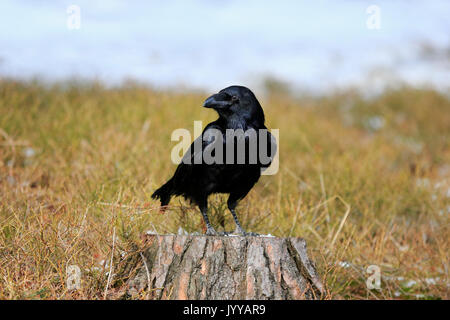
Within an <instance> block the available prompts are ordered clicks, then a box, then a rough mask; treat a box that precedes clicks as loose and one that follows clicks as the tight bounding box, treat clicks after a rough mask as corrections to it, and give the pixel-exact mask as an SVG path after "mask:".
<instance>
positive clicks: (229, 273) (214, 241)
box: [126, 235, 324, 300]
mask: <svg viewBox="0 0 450 320" xmlns="http://www.w3.org/2000/svg"><path fill="white" fill-rule="evenodd" d="M145 237H146V239H145V242H146V247H145V249H144V250H143V251H142V252H141V253H140V254H139V255H135V258H134V259H133V260H132V261H129V262H128V268H126V269H127V270H131V269H136V270H137V273H136V274H135V275H133V276H131V277H130V278H129V279H128V281H127V288H128V289H127V294H128V296H129V297H131V298H132V297H133V296H134V297H135V296H136V295H137V294H138V293H139V292H141V291H142V290H144V289H149V291H150V292H151V297H150V298H152V299H181V300H183V299H199V300H204V299H208V300H217V299H221V300H228V299H232V300H235V299H246V300H247V299H248V300H252V299H315V298H320V296H321V294H322V293H323V291H324V290H323V286H322V283H321V281H320V279H319V277H318V276H317V273H316V269H315V266H314V264H313V263H312V262H311V261H310V260H309V258H308V255H307V252H306V242H305V240H303V239H301V238H275V237H264V236H260V237H241V236H223V237H221V236H196V235H146V236H145ZM130 263H131V264H130ZM130 266H131V268H130Z"/></svg>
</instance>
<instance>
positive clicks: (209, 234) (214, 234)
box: [205, 227, 219, 236]
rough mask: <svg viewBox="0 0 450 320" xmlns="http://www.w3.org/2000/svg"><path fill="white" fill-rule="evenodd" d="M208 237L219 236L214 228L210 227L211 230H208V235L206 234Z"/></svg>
mask: <svg viewBox="0 0 450 320" xmlns="http://www.w3.org/2000/svg"><path fill="white" fill-rule="evenodd" d="M205 234H206V235H207V236H218V235H219V234H218V233H217V231H216V230H214V228H213V227H210V228H208V229H207V230H206V233H205Z"/></svg>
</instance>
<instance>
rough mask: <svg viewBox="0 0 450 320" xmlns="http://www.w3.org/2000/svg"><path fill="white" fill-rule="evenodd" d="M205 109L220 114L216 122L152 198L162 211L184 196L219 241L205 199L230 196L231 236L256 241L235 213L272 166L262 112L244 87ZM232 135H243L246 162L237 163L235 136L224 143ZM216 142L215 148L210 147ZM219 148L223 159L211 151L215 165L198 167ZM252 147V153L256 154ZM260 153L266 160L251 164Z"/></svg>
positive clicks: (269, 137) (222, 93)
mask: <svg viewBox="0 0 450 320" xmlns="http://www.w3.org/2000/svg"><path fill="white" fill-rule="evenodd" d="M203 106H204V107H205V108H213V109H214V110H215V111H217V113H218V114H219V118H218V119H217V120H216V121H214V122H211V123H210V124H208V125H207V126H206V128H205V129H204V130H203V132H202V135H201V136H200V137H199V138H197V140H196V141H194V143H193V144H192V145H191V147H190V149H189V150H188V151H187V152H186V154H185V155H184V157H183V160H182V162H181V163H180V164H179V165H178V167H177V169H176V171H175V174H174V175H173V177H172V178H171V179H170V180H169V181H168V182H166V183H165V184H164V185H163V186H162V187H160V188H159V189H158V190H156V191H155V192H154V193H153V195H152V198H153V199H160V200H161V205H162V206H163V207H164V206H166V205H168V203H169V201H170V198H171V197H172V196H183V197H184V198H185V199H188V200H190V201H191V202H194V203H195V204H197V205H198V207H199V209H200V211H201V213H202V215H203V218H204V220H205V223H206V227H207V231H206V234H207V235H217V234H218V233H217V232H216V231H215V230H214V228H213V227H212V226H211V224H210V222H209V219H208V215H207V207H208V204H207V199H208V196H209V195H210V194H213V193H226V194H227V193H228V194H229V195H230V196H229V198H228V202H227V204H228V208H229V210H230V211H231V214H232V215H233V218H234V221H235V222H236V230H235V231H234V233H236V234H240V235H256V234H254V233H247V232H245V231H244V230H243V229H242V227H241V224H240V223H239V220H238V218H237V215H236V211H235V209H236V206H237V203H238V201H239V200H241V199H243V198H244V197H245V196H246V195H247V193H248V192H249V191H250V189H251V188H252V187H253V186H254V185H255V183H256V182H257V181H258V179H259V177H260V176H261V171H262V170H264V169H265V168H267V167H268V166H269V165H270V163H271V161H272V159H273V156H274V155H275V152H276V145H275V139H274V138H273V136H272V135H271V134H270V132H269V131H268V130H267V128H266V126H265V125H264V112H263V109H262V107H261V105H260V104H259V102H258V100H257V99H256V97H255V95H254V94H253V92H252V91H251V90H250V89H248V88H246V87H243V86H231V87H228V88H225V89H223V90H221V91H220V92H219V93H217V94H214V95H212V96H211V97H209V98H208V99H206V100H205V103H204V105H203ZM227 129H232V130H227ZM239 129H242V130H239ZM252 131H253V132H256V140H255V139H254V137H255V136H254V135H253V136H252V135H251V134H249V133H251V132H252ZM260 131H261V132H262V133H263V134H264V133H265V134H266V136H265V138H261V137H262V136H260V135H259V132H260ZM233 132H234V133H236V132H240V133H242V132H245V133H246V135H245V136H244V138H242V136H240V137H241V140H240V141H241V142H242V141H245V157H244V158H245V160H244V161H243V159H242V158H240V159H241V161H240V162H239V161H238V160H239V156H240V154H239V151H237V148H238V146H239V139H240V138H239V135H238V134H235V136H233V137H232V139H233V140H230V139H227V137H229V136H228V135H227V133H233ZM220 138H221V139H220ZM252 138H253V139H252ZM199 139H200V140H199ZM262 139H264V140H262ZM214 142H216V143H218V144H216V145H214ZM220 143H223V145H221V146H222V147H223V149H224V150H223V154H220V152H219V151H217V150H213V151H212V152H211V155H213V156H217V157H216V158H215V161H214V162H212V163H211V162H209V164H208V163H206V161H201V162H196V159H197V160H198V159H201V157H200V158H199V156H200V155H203V156H205V150H208V148H212V147H213V146H220ZM264 143H266V144H264ZM196 144H197V149H196V147H195V145H196ZM264 145H265V147H264ZM198 146H200V147H201V148H198ZM252 147H256V149H255V148H252ZM262 149H266V152H265V154H263V156H265V158H264V159H265V160H264V161H263V160H261V157H259V156H258V157H256V158H257V159H256V161H255V159H254V158H253V160H252V159H251V157H252V156H255V155H256V154H255V152H257V153H261V152H260V151H261V150H262ZM256 150H257V151H256ZM210 151H211V150H210ZM241 151H242V149H241ZM231 153H234V154H231ZM227 154H228V155H230V154H231V155H230V156H229V159H228V160H231V161H228V162H227ZM225 234H226V233H225Z"/></svg>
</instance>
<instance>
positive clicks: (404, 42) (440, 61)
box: [0, 0, 450, 93]
mask: <svg viewBox="0 0 450 320" xmlns="http://www.w3.org/2000/svg"><path fill="white" fill-rule="evenodd" d="M73 5H75V6H76V7H77V8H78V9H79V25H78V26H74V25H73V23H74V20H73V18H71V17H73V14H77V12H76V10H75V11H73V10H71V9H70V6H73ZM373 5H375V6H376V7H377V9H376V10H378V12H377V14H378V15H379V19H378V25H375V26H373V25H372V27H371V26H370V25H368V23H369V24H370V23H371V22H370V21H372V24H373V20H370V19H373V17H372V18H371V16H372V15H373V14H374V13H375V11H373V10H371V9H370V6H373ZM68 10H69V11H68ZM0 12H1V13H0V15H1V19H0V24H1V28H0V74H1V75H3V76H5V75H6V76H10V77H15V78H21V79H22V78H30V77H39V78H41V79H45V80H47V81H55V80H61V79H67V78H73V77H76V78H82V79H85V78H88V79H96V80H101V81H102V82H104V83H106V84H109V85H117V84H120V83H122V82H123V81H124V80H127V79H134V80H137V81H140V82H145V83H149V84H151V85H153V86H154V87H163V88H166V87H171V88H189V89H192V88H194V89H198V88H201V89H207V90H208V91H211V90H212V91H214V90H218V89H220V88H222V87H225V86H228V85H230V84H246V85H247V86H250V87H253V88H262V87H263V86H261V85H264V83H265V81H266V80H267V79H269V80H277V81H285V82H287V83H289V85H290V86H291V87H292V88H293V89H301V90H308V91H311V92H318V93H323V92H328V91H329V90H330V89H341V88H347V87H357V88H359V89H362V90H363V91H364V92H368V93H373V92H375V93H376V92H379V91H380V90H381V89H383V88H384V87H385V86H387V85H389V86H393V85H396V84H399V83H407V84H409V85H412V86H433V87H434V88H437V89H439V90H447V89H448V87H449V83H450V72H449V71H450V37H449V36H450V19H449V18H448V17H449V16H450V2H449V1H446V0H433V1H376V2H373V1H356V0H354V1H330V0H327V1H314V2H311V1H290V0H289V1H277V2H271V3H265V4H264V5H262V4H261V3H260V2H259V1H255V0H245V1H206V0H188V1H184V0H183V1H165V2H163V1H133V2H131V3H130V2H127V1H117V0H109V1H107V0H104V1H103V0H101V1H87V0H79V1H73V0H71V1H44V0H40V1H25V0H24V1H16V0H3V1H2V2H1V3H0ZM71 19H72V20H71ZM369 20H370V21H369ZM70 23H72V27H70V26H68V24H70Z"/></svg>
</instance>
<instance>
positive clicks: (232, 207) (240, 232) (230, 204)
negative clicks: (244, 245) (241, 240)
mask: <svg viewBox="0 0 450 320" xmlns="http://www.w3.org/2000/svg"><path fill="white" fill-rule="evenodd" d="M236 206H237V201H236V200H233V199H232V198H231V197H230V198H229V199H228V209H230V211H231V214H232V215H233V219H234V222H235V223H236V229H235V230H234V232H233V234H238V235H241V236H258V234H257V233H254V232H246V231H245V230H244V229H243V228H242V226H241V224H240V223H239V220H238V217H237V215H236Z"/></svg>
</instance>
